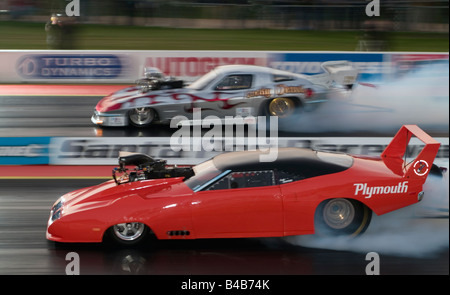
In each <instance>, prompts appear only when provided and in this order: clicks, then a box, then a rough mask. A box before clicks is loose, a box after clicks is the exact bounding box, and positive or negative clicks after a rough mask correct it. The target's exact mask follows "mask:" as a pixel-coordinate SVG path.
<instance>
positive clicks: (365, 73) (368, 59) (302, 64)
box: [268, 52, 390, 81]
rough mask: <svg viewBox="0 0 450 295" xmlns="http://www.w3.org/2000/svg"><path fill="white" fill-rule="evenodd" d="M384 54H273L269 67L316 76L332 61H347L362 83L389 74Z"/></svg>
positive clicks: (270, 57)
mask: <svg viewBox="0 0 450 295" xmlns="http://www.w3.org/2000/svg"><path fill="white" fill-rule="evenodd" d="M384 56H385V54H383V53H368V52H364V53H361V52H359V53H358V52H285V53H271V54H269V56H268V66H269V67H271V68H275V69H279V70H283V71H288V72H293V73H297V74H306V75H315V74H321V73H324V72H325V71H324V70H323V69H322V67H321V64H322V63H323V62H326V61H332V60H346V61H349V62H351V64H352V66H353V67H354V68H356V69H357V70H358V73H359V77H358V80H360V81H366V80H367V81H368V80H370V81H373V80H377V79H380V78H381V77H382V76H383V74H385V73H388V72H389V66H390V65H389V61H386V59H385V58H384Z"/></svg>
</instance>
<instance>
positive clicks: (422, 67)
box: [386, 53, 449, 79]
mask: <svg viewBox="0 0 450 295" xmlns="http://www.w3.org/2000/svg"><path fill="white" fill-rule="evenodd" d="M448 56H449V55H448V53H434V54H433V53H429V54H426V53H421V54H416V53H392V54H389V55H386V59H389V61H390V73H389V76H390V77H391V78H392V79H399V78H401V77H404V76H405V75H411V74H414V73H417V72H419V71H426V73H427V76H429V77H432V76H436V75H441V76H442V75H443V74H444V73H445V72H447V75H448V65H449V63H448Z"/></svg>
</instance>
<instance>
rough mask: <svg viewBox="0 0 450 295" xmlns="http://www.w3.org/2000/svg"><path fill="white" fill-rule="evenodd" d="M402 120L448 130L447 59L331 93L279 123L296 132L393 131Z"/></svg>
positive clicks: (429, 127) (432, 129) (424, 126)
mask: <svg viewBox="0 0 450 295" xmlns="http://www.w3.org/2000/svg"><path fill="white" fill-rule="evenodd" d="M404 124H416V125H419V126H420V127H421V128H422V129H424V130H427V131H428V132H431V131H436V132H446V133H448V131H449V69H448V63H447V64H444V65H442V64H441V65H428V66H424V67H422V68H421V69H419V70H417V71H415V72H412V73H409V74H406V75H404V76H403V77H394V78H393V79H392V80H391V81H384V82H383V83H381V84H379V85H377V86H376V87H368V86H363V85H356V86H355V87H354V89H353V91H352V93H351V94H350V95H348V96H343V95H330V97H329V101H327V102H325V103H323V104H321V105H320V106H319V107H318V108H317V109H314V110H312V111H310V112H305V111H304V112H302V113H301V114H300V115H299V116H297V117H295V118H293V119H292V122H288V123H287V124H283V126H282V127H283V130H284V131H296V132H350V131H372V132H395V131H397V130H398V128H399V126H401V125H404ZM294 128H295V129H294Z"/></svg>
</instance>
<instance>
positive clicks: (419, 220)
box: [285, 172, 449, 257]
mask: <svg viewBox="0 0 450 295" xmlns="http://www.w3.org/2000/svg"><path fill="white" fill-rule="evenodd" d="M448 185H449V182H448V172H447V173H446V174H445V175H444V177H443V178H442V177H440V176H434V175H430V176H429V177H428V179H427V182H426V184H425V186H424V191H425V197H424V199H423V200H422V202H420V203H418V204H415V205H412V206H409V207H405V208H402V209H400V210H397V211H394V212H390V213H387V214H384V215H380V216H377V215H376V214H373V216H372V222H371V224H370V225H369V228H368V229H367V231H366V232H365V233H364V234H362V235H361V236H359V237H357V238H347V237H320V236H316V235H308V236H292V237H286V238H285V240H286V241H287V242H289V243H291V244H294V245H299V246H303V247H310V248H320V249H330V250H341V251H353V252H357V253H368V252H377V253H379V254H380V255H381V254H385V255H394V256H404V257H428V256H433V255H435V254H437V253H439V251H441V250H443V249H445V248H448V247H449V221H448V217H449V215H448V214H449V213H448V212H449V211H448V209H449V206H448V205H449V192H448Z"/></svg>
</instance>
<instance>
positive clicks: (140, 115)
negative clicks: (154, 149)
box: [128, 107, 156, 127]
mask: <svg viewBox="0 0 450 295" xmlns="http://www.w3.org/2000/svg"><path fill="white" fill-rule="evenodd" d="M128 119H129V120H130V123H131V124H132V125H133V126H136V127H146V126H148V125H150V124H151V123H153V122H154V121H155V119H156V112H155V110H153V109H152V108H146V107H142V108H135V109H131V110H130V111H129V112H128Z"/></svg>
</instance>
